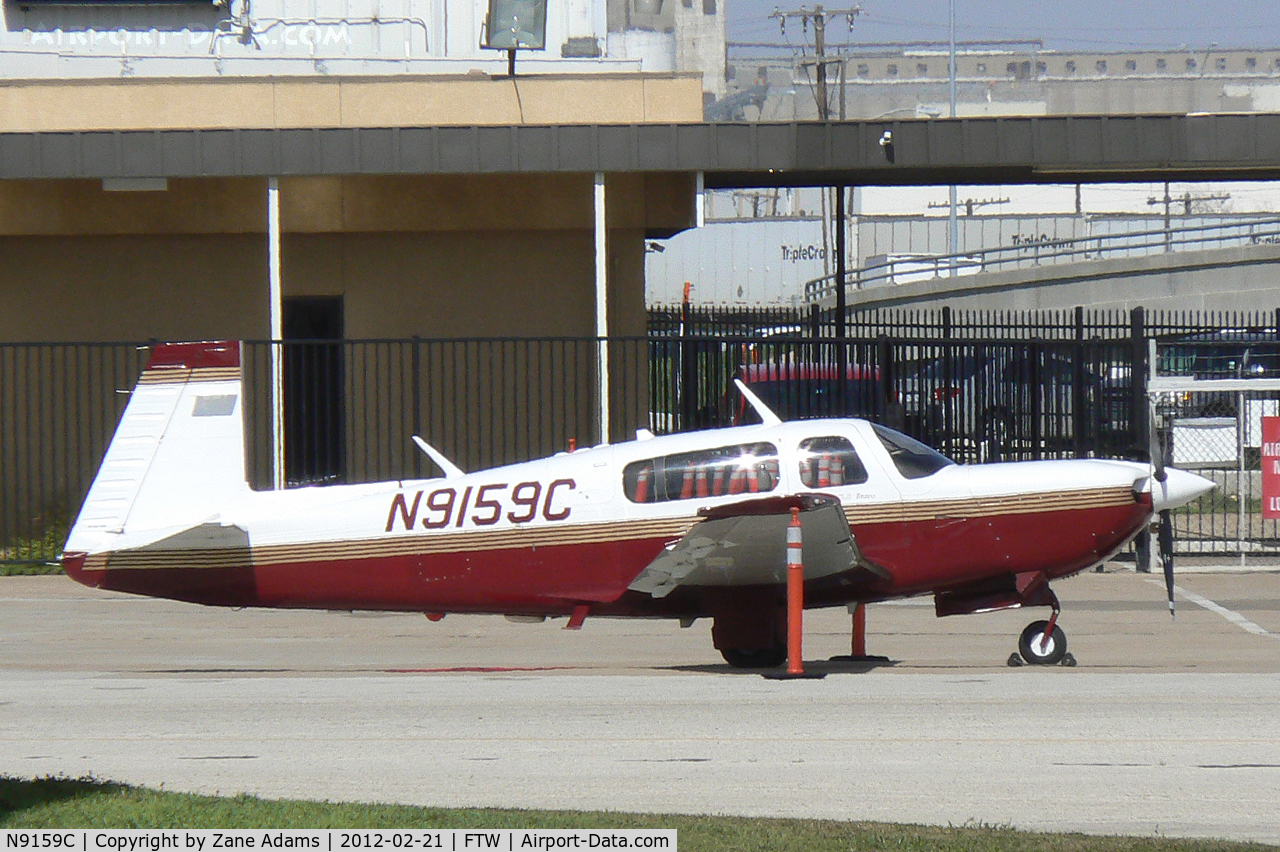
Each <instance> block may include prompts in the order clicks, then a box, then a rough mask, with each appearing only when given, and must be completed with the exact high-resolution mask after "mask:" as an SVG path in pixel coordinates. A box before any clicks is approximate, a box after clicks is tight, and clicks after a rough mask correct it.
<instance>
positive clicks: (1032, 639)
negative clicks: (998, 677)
mask: <svg viewBox="0 0 1280 852" xmlns="http://www.w3.org/2000/svg"><path fill="white" fill-rule="evenodd" d="M1061 612H1062V608H1061V607H1060V606H1058V597H1057V595H1054V597H1053V614H1052V615H1051V616H1049V620H1048V621H1044V620H1041V621H1033V622H1031V623H1030V624H1028V625H1027V627H1026V629H1025V630H1023V631H1022V636H1020V637H1019V638H1018V654H1021V655H1022V656H1021V658H1019V656H1018V654H1013V655H1012V656H1010V657H1009V665H1011V666H1020V665H1022V664H1023V661H1024V660H1025V661H1026V662H1027V663H1028V664H1030V665H1033V666H1056V665H1058V664H1062V665H1064V666H1074V665H1075V664H1076V658H1075V657H1073V656H1071V655H1070V654H1068V653H1067V634H1065V633H1063V632H1062V628H1061V627H1059V626H1058V615H1059V613H1061Z"/></svg>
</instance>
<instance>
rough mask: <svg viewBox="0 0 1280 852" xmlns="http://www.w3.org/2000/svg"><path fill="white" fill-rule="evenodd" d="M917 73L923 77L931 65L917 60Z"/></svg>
mask: <svg viewBox="0 0 1280 852" xmlns="http://www.w3.org/2000/svg"><path fill="white" fill-rule="evenodd" d="M916 73H917V74H919V75H920V76H921V77H923V76H925V75H926V74H928V73H929V66H928V65H926V64H925V63H923V62H917V63H916Z"/></svg>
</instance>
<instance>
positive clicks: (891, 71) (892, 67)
mask: <svg viewBox="0 0 1280 852" xmlns="http://www.w3.org/2000/svg"><path fill="white" fill-rule="evenodd" d="M884 73H886V74H888V75H889V76H890V77H897V76H898V66H897V65H896V64H895V63H893V62H890V63H889V67H888V68H886V69H884Z"/></svg>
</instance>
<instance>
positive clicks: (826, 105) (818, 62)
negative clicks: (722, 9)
mask: <svg viewBox="0 0 1280 852" xmlns="http://www.w3.org/2000/svg"><path fill="white" fill-rule="evenodd" d="M860 14H862V7H861V6H851V7H849V8H848V9H824V8H823V7H822V6H821V5H818V6H814V7H813V8H812V9H807V8H805V7H804V6H801V7H800V8H799V9H792V10H791V11H788V12H784V11H782V10H781V9H774V10H773V14H771V15H769V17H770V18H777V19H778V24H779V26H781V27H782V34H783V35H786V33H787V19H788V18H798V19H799V20H800V26H801V28H802V29H803V30H804V32H805V33H806V34H808V32H809V25H810V24H812V25H813V55H814V61H813V62H812V63H808V62H804V63H801V65H802V66H807V65H809V64H812V65H814V66H815V67H816V70H817V72H818V77H817V81H816V83H815V87H814V88H815V91H814V100H816V101H817V104H818V118H819V119H821V120H822V121H827V120H829V119H830V118H831V103H830V101H829V100H828V98H827V66H828V65H831V64H836V63H839V62H842V61H843V60H840V59H830V60H829V59H827V24H828V23H830V22H831V21H832V20H834V19H836V18H844V19H845V20H846V21H847V22H848V24H849V28H850V29H852V28H853V19H854V18H856V17H858V15H860ZM842 82H843V81H842Z"/></svg>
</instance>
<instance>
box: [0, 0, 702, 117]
mask: <svg viewBox="0 0 1280 852" xmlns="http://www.w3.org/2000/svg"><path fill="white" fill-rule="evenodd" d="M486 18H487V4H486V3H484V2H474V0H394V2H391V3H386V2H379V0H352V1H351V2H348V3H343V4H341V5H340V6H327V5H326V4H316V3H315V2H311V0H252V2H251V0H216V2H212V3H211V2H209V0H171V2H167V3H138V4H128V3H111V2H96V3H95V2H70V3H57V2H44V0H29V2H22V3H16V2H9V0H6V2H4V3H3V4H0V24H2V25H3V26H0V79H15V78H17V79H72V78H76V79H83V78H112V77H172V76H183V77H209V78H217V77H235V76H263V75H272V76H284V75H288V76H295V75H370V74H373V75H383V74H387V75H397V74H467V73H502V72H504V71H505V70H506V57H505V55H504V54H503V53H502V52H500V51H496V50H490V49H486V48H483V47H482V46H481V45H482V44H484V43H485V42H486V35H487V30H486V27H487V20H486ZM724 44H725V38H724V8H723V5H722V4H720V5H718V4H717V3H716V2H715V0H698V3H697V6H696V7H695V6H694V5H693V3H692V0H567V2H563V3H555V4H551V5H550V6H549V7H548V11H547V17H546V49H545V50H540V51H535V50H529V51H523V50H522V51H520V53H519V56H518V65H519V67H520V69H522V70H524V71H525V72H526V73H530V74H550V73H602V72H603V73H607V72H622V73H634V72H637V71H656V72H692V73H697V74H699V75H702V77H703V84H702V88H703V90H704V91H706V92H707V93H708V94H709V96H712V97H715V96H719V95H722V94H723V93H724Z"/></svg>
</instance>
